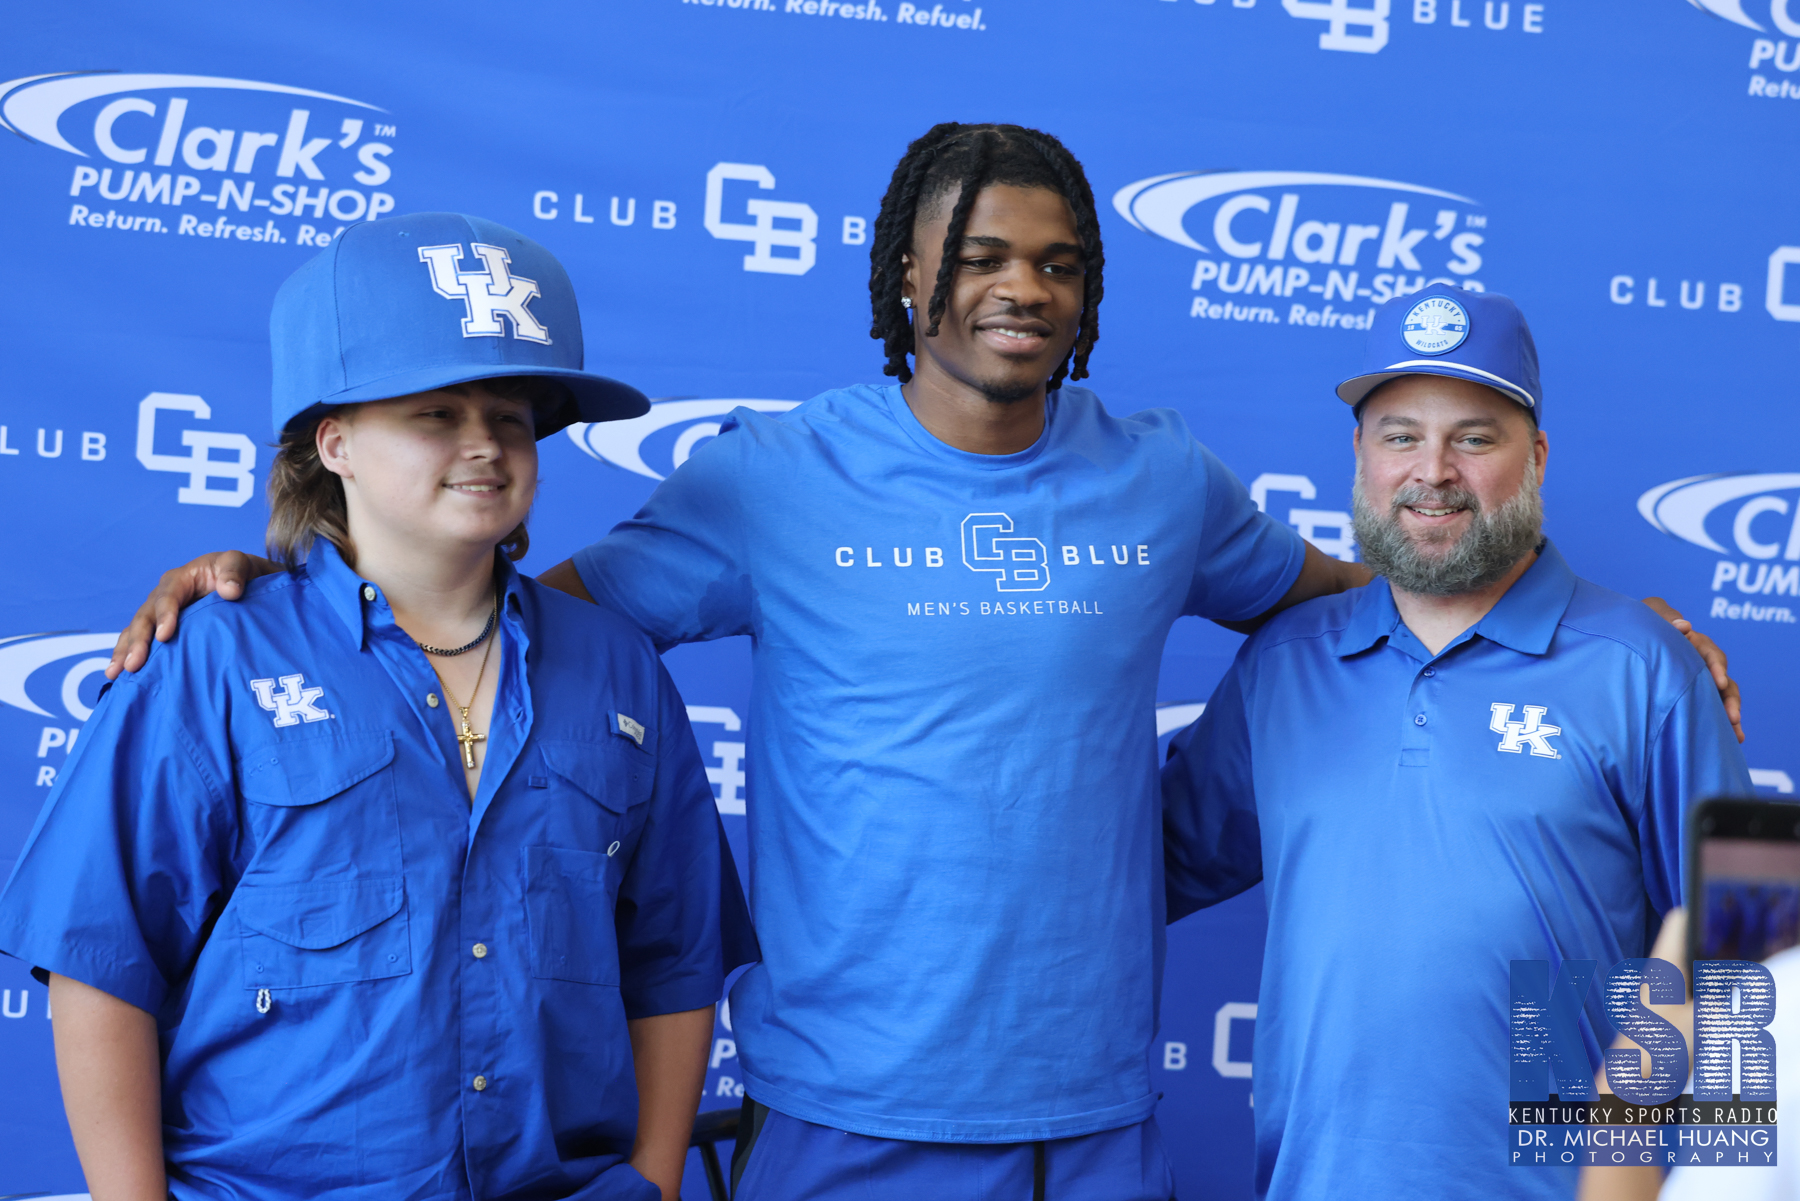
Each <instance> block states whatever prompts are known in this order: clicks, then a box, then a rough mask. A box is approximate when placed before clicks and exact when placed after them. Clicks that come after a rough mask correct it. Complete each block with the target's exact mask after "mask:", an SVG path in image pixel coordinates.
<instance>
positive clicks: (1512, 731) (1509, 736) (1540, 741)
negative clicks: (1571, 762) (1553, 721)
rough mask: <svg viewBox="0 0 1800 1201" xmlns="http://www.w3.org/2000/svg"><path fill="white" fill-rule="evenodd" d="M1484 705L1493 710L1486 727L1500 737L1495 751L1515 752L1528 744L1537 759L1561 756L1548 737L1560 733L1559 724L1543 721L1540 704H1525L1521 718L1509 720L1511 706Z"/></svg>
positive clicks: (1511, 713) (1523, 748) (1542, 707)
mask: <svg viewBox="0 0 1800 1201" xmlns="http://www.w3.org/2000/svg"><path fill="white" fill-rule="evenodd" d="M1488 707H1489V708H1490V709H1491V710H1493V714H1494V715H1493V717H1491V718H1490V719H1489V720H1488V729H1490V730H1492V731H1493V732H1494V733H1496V734H1499V735H1501V736H1502V737H1501V739H1500V745H1499V747H1497V748H1496V749H1497V750H1502V751H1506V752H1507V753H1509V754H1513V755H1517V754H1520V753H1522V752H1523V751H1524V750H1525V748H1526V747H1527V746H1529V747H1530V748H1531V753H1532V754H1533V755H1536V756H1537V757H1538V758H1540V759H1561V758H1562V754H1561V753H1560V752H1559V751H1558V750H1557V749H1556V748H1555V747H1553V746H1551V745H1550V739H1552V738H1554V737H1555V736H1556V735H1558V734H1561V733H1562V727H1561V726H1552V725H1547V724H1546V723H1545V722H1544V711H1545V710H1544V706H1542V705H1526V706H1525V720H1524V721H1514V720H1513V719H1512V715H1513V706H1511V705H1502V704H1498V703H1496V704H1493V705H1490V706H1488Z"/></svg>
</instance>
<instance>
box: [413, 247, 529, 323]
mask: <svg viewBox="0 0 1800 1201" xmlns="http://www.w3.org/2000/svg"><path fill="white" fill-rule="evenodd" d="M469 248H470V249H471V250H473V251H474V252H475V254H476V257H478V258H479V259H480V260H481V261H482V262H483V263H485V264H487V270H486V271H459V270H458V269H457V266H456V265H457V262H458V261H459V260H461V258H462V253H463V248H462V246H461V245H459V244H457V243H451V244H450V245H448V246H421V247H419V261H420V262H421V263H424V264H425V265H426V267H428V268H430V270H431V289H432V291H434V292H436V293H437V294H438V295H439V296H442V297H443V298H444V299H446V300H460V301H462V302H463V308H464V310H465V311H466V312H467V313H468V316H466V317H464V318H463V323H462V335H463V337H465V338H499V337H502V336H504V335H505V333H506V329H505V328H504V327H503V326H502V325H501V324H500V318H501V317H505V318H506V320H507V323H508V324H509V325H511V326H512V333H513V337H515V338H523V339H525V340H526V341H527V342H537V343H539V344H541V345H546V346H547V345H549V343H550V331H549V330H547V329H545V328H544V326H543V324H542V323H541V322H539V321H538V319H537V318H536V317H534V316H532V314H531V309H530V308H529V307H528V306H529V305H530V304H531V301H532V298H533V297H535V296H538V295H540V293H539V292H538V285H537V280H535V279H526V278H525V277H524V276H523V275H514V274H513V273H512V256H511V255H509V254H507V253H506V248H505V247H503V246H489V245H488V244H487V243H485V242H471V243H470V244H469Z"/></svg>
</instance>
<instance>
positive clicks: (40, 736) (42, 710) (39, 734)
mask: <svg viewBox="0 0 1800 1201" xmlns="http://www.w3.org/2000/svg"><path fill="white" fill-rule="evenodd" d="M117 638H118V634H116V633H114V634H85V633H52V634H19V635H15V636H13V637H11V638H0V712H4V711H6V710H8V709H16V710H18V711H20V712H22V713H24V714H26V715H27V717H26V719H25V720H26V721H27V722H28V723H31V722H32V719H33V718H36V719H38V722H42V723H45V724H42V725H39V726H38V728H37V730H36V732H35V734H34V735H32V736H31V740H30V742H29V743H28V744H27V745H26V749H27V751H28V753H30V754H31V758H30V770H31V775H32V782H33V783H34V784H36V785H39V786H41V787H46V788H47V787H49V786H50V785H51V784H53V783H55V782H56V773H57V771H58V769H60V768H61V767H62V764H63V760H64V757H66V756H67V755H68V753H69V752H70V751H72V750H74V749H75V741H76V738H77V736H78V735H79V734H80V733H81V723H82V722H85V721H86V720H87V719H88V717H89V715H91V714H92V713H93V711H94V702H95V701H96V700H97V699H98V697H99V695H100V686H101V685H102V684H103V683H104V682H105V676H103V675H102V674H101V672H102V671H104V670H105V668H106V663H107V659H108V658H109V656H110V653H111V651H112V648H113V643H114V641H116V640H117ZM32 724H37V723H32ZM8 728H10V727H8ZM11 741H12V740H11V737H10V735H9V736H8V738H7V744H8V745H10V744H11ZM10 771H11V769H8V772H9V775H10ZM11 782H12V783H14V784H17V783H19V782H20V781H18V780H17V779H16V778H12V780H11Z"/></svg>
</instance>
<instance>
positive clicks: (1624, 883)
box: [1163, 544, 1750, 1201]
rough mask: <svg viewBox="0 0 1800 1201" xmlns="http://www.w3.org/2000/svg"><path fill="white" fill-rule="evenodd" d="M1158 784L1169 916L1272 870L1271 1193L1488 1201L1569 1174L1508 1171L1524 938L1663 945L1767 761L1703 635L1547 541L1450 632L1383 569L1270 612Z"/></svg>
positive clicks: (1579, 947)
mask: <svg viewBox="0 0 1800 1201" xmlns="http://www.w3.org/2000/svg"><path fill="white" fill-rule="evenodd" d="M1163 790H1164V798H1165V803H1166V805H1167V813H1166V815H1165V829H1166V839H1167V851H1166V854H1167V859H1168V869H1167V870H1168V887H1169V894H1170V901H1169V908H1170V914H1171V916H1172V917H1174V916H1179V915H1181V914H1183V913H1186V912H1189V911H1191V910H1193V909H1196V908H1199V907H1201V906H1202V905H1206V904H1210V903H1212V902H1213V901H1216V900H1220V899H1223V898H1224V897H1226V896H1229V895H1231V894H1232V893H1235V892H1237V891H1240V890H1242V889H1243V888H1246V887H1248V886H1249V885H1251V884H1253V883H1255V882H1256V880H1257V879H1259V878H1264V879H1266V883H1267V896H1268V905H1269V935H1268V947H1267V952H1266V955H1265V958H1264V963H1263V977H1262V993H1261V999H1260V1001H1259V1003H1258V1013H1257V1021H1256V1045H1255V1051H1254V1061H1255V1083H1254V1088H1255V1097H1256V1141H1257V1191H1258V1193H1259V1194H1263V1193H1266V1194H1267V1195H1268V1196H1270V1197H1277V1198H1314V1197H1433V1198H1455V1197H1467V1198H1471V1199H1476V1198H1479V1199H1481V1201H1488V1199H1490V1198H1494V1197H1501V1196H1505V1197H1545V1198H1550V1197H1568V1196H1572V1195H1573V1193H1574V1170H1573V1169H1567V1170H1564V1169H1557V1168H1537V1167H1509V1166H1508V1164H1507V1157H1506V1152H1505V1139H1506V1136H1507V1125H1506V1122H1507V1119H1506V1105H1507V1097H1508V1085H1509V1072H1508V1063H1509V1059H1508V1056H1509V1048H1508V1031H1509V1020H1508V1019H1509V1001H1510V986H1509V980H1510V965H1511V961H1512V960H1515V959H1542V960H1548V961H1549V962H1550V965H1551V967H1550V971H1551V973H1552V974H1553V975H1554V973H1555V972H1556V970H1557V966H1558V965H1559V964H1560V963H1561V961H1562V960H1563V959H1565V958H1567V959H1592V960H1597V961H1598V962H1599V963H1600V965H1601V968H1602V970H1605V969H1607V968H1610V967H1611V966H1612V965H1613V964H1615V963H1617V962H1618V961H1619V960H1621V959H1626V958H1631V957H1634V956H1640V955H1643V954H1646V953H1647V951H1646V948H1647V947H1648V946H1649V940H1650V938H1651V936H1653V935H1654V934H1655V932H1656V929H1657V927H1658V924H1659V921H1660V916H1661V915H1662V914H1663V913H1664V912H1665V911H1666V910H1668V909H1669V908H1670V907H1671V906H1674V905H1678V904H1680V903H1681V868H1682V863H1683V848H1682V841H1683V837H1684V830H1685V824H1684V821H1683V817H1684V814H1685V813H1686V810H1687V808H1688V807H1689V806H1690V805H1692V804H1694V803H1696V802H1698V801H1700V800H1702V799H1705V798H1706V797H1709V796H1713V795H1716V794H1719V793H1748V792H1750V778H1749V771H1748V769H1747V768H1746V767H1745V765H1744V756H1743V753H1742V751H1741V750H1740V749H1739V747H1738V743H1737V739H1736V737H1735V735H1734V734H1733V733H1732V729H1731V723H1730V722H1729V721H1728V720H1727V719H1726V716H1725V710H1724V706H1723V705H1722V704H1721V703H1720V701H1719V696H1718V692H1717V690H1716V689H1715V688H1714V687H1713V683H1712V678H1711V676H1710V675H1709V674H1708V673H1707V671H1706V668H1705V666H1704V665H1703V664H1702V663H1701V661H1700V656H1699V655H1698V654H1696V653H1695V652H1694V650H1693V648H1692V647H1690V646H1689V645H1688V644H1687V642H1686V640H1685V639H1683V638H1682V636H1681V635H1680V634H1678V633H1677V632H1676V631H1675V629H1674V628H1673V627H1672V626H1670V625H1669V623H1668V622H1666V621H1664V620H1662V619H1661V618H1659V617H1657V616H1656V615H1655V614H1654V613H1652V612H1651V611H1650V610H1649V609H1648V608H1646V607H1645V606H1644V605H1642V604H1640V603H1639V602H1637V601H1635V600H1630V599H1628V598H1626V597H1623V596H1620V595H1618V594H1617V593H1614V592H1609V591H1607V590H1606V589H1604V588H1601V587H1598V586H1597V585H1594V584H1590V583H1588V582H1587V581H1585V580H1581V579H1577V578H1576V576H1575V575H1574V573H1573V572H1571V571H1570V570H1569V566H1568V564H1567V563H1566V562H1564V560H1563V557H1562V556H1561V555H1560V554H1559V553H1557V551H1556V548H1555V547H1554V546H1551V545H1548V544H1546V545H1545V547H1544V548H1543V550H1542V551H1541V552H1540V553H1539V555H1538V558H1537V560H1536V562H1534V563H1533V564H1532V565H1531V566H1530V567H1529V568H1527V569H1526V571H1525V573H1524V575H1523V576H1521V577H1520V578H1519V580H1518V582H1517V583H1515V584H1514V585H1513V586H1512V587H1511V588H1510V589H1509V590H1508V591H1507V592H1506V594H1505V595H1504V596H1503V597H1501V599H1500V601H1499V603H1498V604H1496V605H1495V606H1494V607H1493V609H1491V610H1490V611H1489V612H1488V614H1487V615H1486V616H1485V617H1483V618H1482V619H1481V621H1480V622H1478V623H1477V624H1476V625H1475V627H1474V628H1473V629H1471V630H1467V631H1465V632H1464V633H1463V634H1461V635H1459V636H1458V637H1457V638H1455V639H1454V640H1452V641H1451V642H1450V644H1449V645H1448V646H1446V647H1444V649H1443V650H1442V651H1441V652H1439V653H1438V654H1436V655H1433V654H1431V653H1430V652H1429V651H1427V650H1426V649H1425V647H1424V646H1423V645H1422V644H1421V643H1420V642H1419V640H1418V639H1417V638H1416V637H1414V636H1413V633H1412V631H1411V630H1409V629H1408V628H1407V627H1406V625H1405V623H1403V622H1402V621H1401V620H1400V615H1399V613H1398V611H1397V610H1396V609H1395V607H1394V599H1393V593H1392V592H1391V591H1390V589H1389V588H1388V585H1387V582H1386V581H1385V580H1376V581H1375V582H1374V583H1373V584H1370V585H1369V586H1367V587H1364V588H1359V589H1356V590H1354V591H1352V592H1347V593H1342V594H1340V595H1338V596H1332V597H1325V598H1322V599H1319V600H1314V601H1309V602H1307V603H1305V604H1302V605H1297V606H1295V607H1294V608H1293V609H1291V610H1289V611H1287V612H1286V613H1283V614H1281V615H1280V616H1278V617H1276V618H1275V619H1274V620H1273V621H1271V622H1269V623H1268V625H1266V626H1265V627H1264V628H1263V629H1262V630H1260V631H1259V632H1258V633H1257V634H1256V635H1255V636H1254V637H1252V638H1251V639H1250V640H1249V641H1248V642H1246V643H1245V645H1244V647H1243V649H1242V650H1241V651H1240V653H1239V654H1238V657H1237V660H1236V662H1235V663H1234V664H1233V665H1232V667H1231V670H1230V671H1229V672H1228V673H1227V674H1226V676H1225V678H1224V680H1223V681H1221V682H1220V684H1219V687H1218V690H1217V691H1216V692H1214V694H1213V697H1212V700H1211V701H1210V702H1209V703H1208V705H1207V709H1206V712H1205V714H1204V715H1203V716H1202V717H1201V719H1200V720H1199V721H1198V722H1197V723H1195V724H1194V725H1193V726H1192V727H1190V728H1189V729H1187V730H1185V731H1183V732H1182V733H1181V734H1179V735H1177V737H1176V739H1175V742H1174V744H1173V745H1172V747H1171V753H1170V759H1169V763H1168V765H1167V766H1166V768H1165V769H1164V772H1163ZM1583 1033H1584V1035H1585V1036H1586V1039H1587V1043H1588V1055H1589V1059H1590V1062H1592V1063H1593V1064H1595V1065H1596V1066H1597V1065H1598V1064H1599V1049H1600V1046H1601V1045H1602V1044H1604V1043H1605V1042H1608V1041H1610V1039H1611V1037H1612V1031H1611V1029H1610V1027H1608V1026H1607V1025H1606V1021H1605V1016H1604V1012H1603V1010H1602V1008H1601V1004H1600V990H1599V989H1598V988H1596V989H1594V990H1593V991H1592V992H1591V993H1590V995H1589V998H1588V1004H1587V1010H1586V1016H1585V1018H1584V1020H1583Z"/></svg>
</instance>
